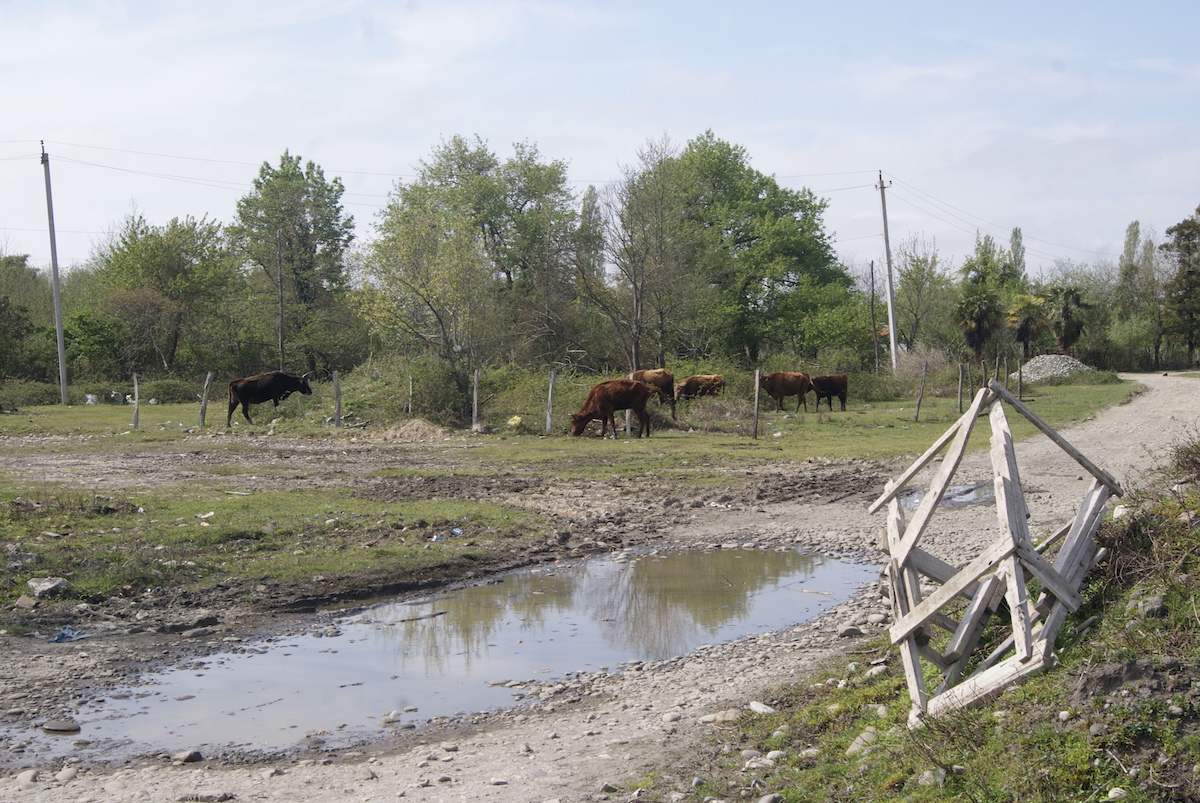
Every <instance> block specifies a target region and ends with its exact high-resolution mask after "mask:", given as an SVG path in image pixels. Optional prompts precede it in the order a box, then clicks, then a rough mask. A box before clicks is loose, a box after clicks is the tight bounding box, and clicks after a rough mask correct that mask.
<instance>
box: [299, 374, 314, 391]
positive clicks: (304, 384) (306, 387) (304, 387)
mask: <svg viewBox="0 0 1200 803" xmlns="http://www.w3.org/2000/svg"><path fill="white" fill-rule="evenodd" d="M308 377H309V375H308V374H305V375H304V376H302V377H300V388H299V390H300V392H301V393H303V394H304V395H305V396H311V395H312V385H310V384H308Z"/></svg>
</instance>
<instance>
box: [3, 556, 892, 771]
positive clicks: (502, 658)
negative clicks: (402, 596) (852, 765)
mask: <svg viewBox="0 0 1200 803" xmlns="http://www.w3.org/2000/svg"><path fill="white" fill-rule="evenodd" d="M875 578H876V568H875V567H873V566H865V565H855V564H849V563H843V562H840V561H836V560H831V559H823V558H820V557H816V556H812V555H808V554H805V553H803V552H800V551H795V550H789V551H783V552H768V551H761V550H721V551H716V552H709V553H705V552H699V551H687V552H678V553H672V554H669V555H653V556H650V555H648V556H642V557H634V558H631V559H629V560H628V561H625V560H622V559H620V558H603V559H593V560H590V561H587V562H580V563H571V564H562V565H554V566H544V567H540V568H537V569H531V570H526V571H520V572H514V573H511V574H508V575H505V576H503V577H502V578H501V579H499V580H497V581H496V582H493V583H489V584H484V585H479V586H475V587H471V588H466V589H462V590H460V591H455V592H453V593H450V594H447V595H444V596H439V597H435V598H430V599H424V600H416V601H412V600H409V601H389V602H385V603H380V604H377V605H374V606H372V607H370V608H367V609H365V610H363V611H361V612H359V613H357V614H355V615H352V616H341V617H338V616H326V617H324V618H323V619H322V620H321V621H319V622H315V623H314V625H313V627H312V628H311V630H310V631H309V632H307V633H305V634H303V635H299V636H292V637H284V638H278V639H274V640H269V641H260V642H254V643H247V644H244V645H241V646H240V647H239V651H238V652H230V653H221V654H215V655H211V656H208V657H206V658H204V659H201V660H198V661H193V662H191V663H190V664H188V665H187V666H183V667H179V668H175V669H171V670H167V671H162V672H157V673H152V674H147V675H145V676H143V677H142V678H141V682H140V684H139V685H137V686H135V687H131V688H127V689H124V690H119V691H117V692H116V693H114V694H111V695H109V697H108V698H106V699H104V700H102V701H97V702H96V703H95V704H93V705H89V706H85V707H83V708H82V709H81V710H79V711H77V712H76V713H75V715H74V718H75V720H76V721H77V722H79V723H80V724H81V725H82V728H83V730H82V732H81V733H79V734H74V735H72V736H71V737H70V738H63V737H54V736H49V735H45V734H41V733H40V732H39V733H35V734H28V733H22V734H20V735H18V734H14V733H12V732H7V733H4V736H6V737H8V738H10V739H11V738H19V739H21V740H22V741H27V742H28V744H27V746H26V755H27V756H28V755H30V754H34V753H36V754H45V753H50V754H54V755H66V754H73V755H77V756H79V757H80V758H87V759H94V760H104V761H111V760H113V759H114V758H117V757H119V756H120V755H121V754H127V755H128V754H136V753H142V752H147V751H150V750H156V751H160V752H168V753H174V752H178V751H180V750H184V749H189V748H200V749H202V750H203V749H204V748H205V747H208V748H209V750H208V752H209V753H212V752H213V749H212V748H213V747H214V746H216V747H217V748H218V749H219V750H238V751H254V750H270V751H277V750H281V749H288V748H292V747H296V746H298V745H300V744H302V743H303V742H304V740H305V738H306V737H308V736H310V735H313V734H316V735H318V736H319V738H320V739H322V740H323V741H324V743H325V746H326V747H344V746H350V745H353V744H355V743H359V742H363V741H365V740H367V739H373V738H376V737H379V736H381V735H384V734H385V733H386V732H387V731H388V730H390V729H392V728H395V727H403V726H405V725H408V726H419V725H421V724H424V723H425V722H426V721H427V720H429V719H431V718H435V717H445V716H453V715H458V714H462V713H470V712H476V711H483V710H495V709H497V708H501V707H505V706H512V705H518V704H519V702H520V699H522V698H523V696H524V695H526V694H531V695H535V694H536V693H537V691H538V690H539V689H540V687H539V686H537V685H532V686H531V685H528V684H539V683H544V682H553V681H555V680H558V679H562V678H568V677H571V676H572V675H574V674H575V673H579V672H594V671H600V670H604V669H606V668H607V669H608V670H609V671H619V670H620V668H621V666H622V665H623V664H624V663H626V662H630V661H657V660H663V659H666V658H671V657H674V656H677V655H681V654H684V653H688V652H691V651H692V650H694V649H695V648H697V647H698V646H700V645H703V644H710V643H721V642H726V641H732V640H734V639H737V638H739V637H742V636H746V635H750V634H754V633H760V632H765V631H768V630H776V629H779V628H783V627H788V626H790V625H794V624H797V623H800V622H804V621H808V620H810V619H812V618H814V617H815V616H816V615H817V614H819V613H821V612H822V611H825V610H827V609H829V608H831V607H833V606H835V605H837V604H838V603H839V602H842V601H844V600H846V599H848V598H850V597H851V596H853V594H854V593H855V591H856V590H857V588H858V587H859V585H860V584H861V583H864V582H871V581H873V580H874V579H875ZM522 687H524V688H522ZM406 708H408V709H410V710H409V711H407V712H406V711H405V709H406ZM393 711H396V712H400V714H399V716H398V717H397V722H396V724H389V725H387V726H385V725H383V724H382V723H381V721H380V720H381V717H383V716H384V715H386V714H389V713H390V712H393ZM83 742H88V744H84V743H83Z"/></svg>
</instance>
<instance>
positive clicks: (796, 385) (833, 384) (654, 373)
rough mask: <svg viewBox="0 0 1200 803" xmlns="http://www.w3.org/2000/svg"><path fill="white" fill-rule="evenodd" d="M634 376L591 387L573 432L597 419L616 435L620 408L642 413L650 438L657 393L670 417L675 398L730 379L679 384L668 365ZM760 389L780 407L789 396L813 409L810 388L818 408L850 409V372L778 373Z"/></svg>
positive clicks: (709, 377)
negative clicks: (651, 405) (649, 405)
mask: <svg viewBox="0 0 1200 803" xmlns="http://www.w3.org/2000/svg"><path fill="white" fill-rule="evenodd" d="M632 377H633V378H632V379H610V380H608V381H607V382H601V383H599V384H597V385H595V386H593V387H592V389H591V390H590V391H588V395H587V399H586V400H584V402H583V408H582V409H580V411H579V412H578V413H575V414H573V415H572V416H571V430H570V431H571V434H572V435H582V434H583V432H584V430H585V429H587V425H588V424H589V423H590V422H592V421H599V422H600V436H601V437H603V436H604V435H605V434H606V433H607V432H608V428H609V427H612V430H613V434H614V435H616V433H617V422H616V419H615V418H614V417H613V414H614V413H616V412H617V411H618V410H630V411H632V412H633V414H634V415H636V416H637V417H638V425H639V427H640V429H639V430H638V437H639V438H640V437H641V436H642V434H643V433H644V434H645V435H646V436H647V437H649V436H650V416H649V415H647V413H646V402H647V401H649V399H650V397H651V396H653V395H657V396H658V403H659V404H670V405H671V418H672V419H673V418H675V402H677V401H684V400H687V399H695V398H698V397H700V396H716V395H718V394H719V393H720V392H721V391H722V390H723V389H724V388H725V377H723V376H721V375H720V374H697V375H696V376H689V377H688V378H687V379H685V380H683V381H682V382H679V383H676V382H675V376H674V375H673V374H672V373H671V372H670V371H668V370H667V369H665V368H656V369H654V370H648V371H634V372H633V374H632ZM759 387H761V388H762V389H763V390H765V391H766V392H767V394H768V395H769V396H770V397H771V398H772V399H774V400H775V409H776V410H782V409H783V400H784V399H786V398H787V397H788V396H797V397H799V398H798V399H797V401H796V411H797V412H799V411H800V405H801V404H803V405H804V412H806V413H807V412H808V392H809V391H810V390H811V391H813V393H814V394H815V395H816V397H817V409H818V410H820V409H821V399H825V400H827V402H828V403H829V410H830V412H833V397H834V396H837V398H838V401H839V402H841V406H842V410H845V409H846V375H845V374H830V375H827V376H809V375H808V374H806V373H804V372H803V371H776V372H775V373H773V374H766V375H765V376H762V377H760V378H759Z"/></svg>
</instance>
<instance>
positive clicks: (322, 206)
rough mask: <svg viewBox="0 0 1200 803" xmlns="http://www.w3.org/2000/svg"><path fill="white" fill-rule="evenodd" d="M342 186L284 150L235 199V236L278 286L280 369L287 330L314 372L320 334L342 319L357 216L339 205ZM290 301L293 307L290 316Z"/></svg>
mask: <svg viewBox="0 0 1200 803" xmlns="http://www.w3.org/2000/svg"><path fill="white" fill-rule="evenodd" d="M344 191H345V190H344V188H343V187H342V180H341V179H340V178H334V179H333V180H332V181H327V180H326V178H325V173H324V171H322V169H321V168H320V167H319V166H317V165H316V164H314V163H313V162H311V161H309V162H307V163H306V164H304V165H303V166H301V163H300V157H299V156H292V155H291V154H290V153H289V152H288V151H286V150H285V151H284V152H283V155H282V156H281V157H280V159H279V166H278V167H272V166H271V165H270V164H269V163H267V162H263V164H262V167H261V168H260V169H259V173H258V177H257V178H256V179H255V180H254V184H253V189H252V191H251V192H250V194H248V195H246V196H245V197H243V198H242V199H240V200H239V201H238V204H237V218H236V222H235V224H234V225H233V226H231V227H230V235H231V237H232V238H233V239H234V241H235V242H236V243H237V244H238V246H239V248H240V251H241V253H242V255H243V256H244V258H245V260H246V262H247V263H248V264H249V265H253V266H255V267H257V268H260V269H261V270H262V271H263V275H264V276H265V277H267V278H268V279H270V281H271V282H272V284H273V285H274V287H273V290H274V297H275V301H276V304H277V308H278V327H277V331H278V342H279V367H280V369H283V368H284V367H285V363H286V358H285V341H286V336H287V333H288V331H289V330H290V331H291V332H292V333H293V335H294V336H295V337H296V338H297V339H298V341H299V348H300V349H301V351H302V352H303V353H304V356H305V362H306V364H307V367H308V370H310V371H312V370H315V369H316V367H317V364H316V363H317V356H318V353H319V350H320V349H319V344H320V341H321V340H322V338H323V336H325V335H326V334H327V333H328V331H329V329H330V327H341V326H343V325H344V322H345V314H346V313H348V311H349V307H348V306H347V305H346V303H345V296H344V293H345V290H346V289H347V287H348V283H349V276H348V273H347V269H346V254H347V250H348V249H349V247H350V243H351V242H352V240H353V238H354V219H353V218H352V217H351V216H349V215H347V214H345V213H344V211H343V209H342V204H341V198H342V194H343V193H344ZM289 304H290V305H291V306H293V307H295V309H294V312H293V314H292V316H291V318H290V320H289V318H288V317H287V315H286V309H287V308H288V306H289Z"/></svg>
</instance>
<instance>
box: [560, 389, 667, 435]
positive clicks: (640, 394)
mask: <svg viewBox="0 0 1200 803" xmlns="http://www.w3.org/2000/svg"><path fill="white" fill-rule="evenodd" d="M660 392H661V391H660V390H659V389H658V388H656V387H652V386H651V385H647V384H646V383H645V382H636V381H634V380H632V379H610V380H608V381H607V382H601V383H600V384H598V385H595V386H594V387H593V388H592V389H591V390H590V391H588V395H587V399H586V400H585V401H584V403H583V409H581V410H580V411H579V412H578V413H575V414H574V415H572V416H571V434H572V435H582V434H583V431H584V429H586V428H587V425H588V422H589V421H592V420H598V421H600V422H602V423H601V425H600V437H602V438H603V437H604V434H605V433H606V432H607V431H608V427H609V426H612V430H613V437H614V438H615V437H616V435H617V422H616V419H614V418H613V413H614V412H616V411H617V410H633V412H634V415H636V416H637V417H638V423H639V424H640V425H641V429H640V430H638V437H639V438H640V437H642V433H645V435H646V437H647V438H648V437H650V416H649V415H647V414H646V401H647V399H649V398H650V394H651V393H660Z"/></svg>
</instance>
